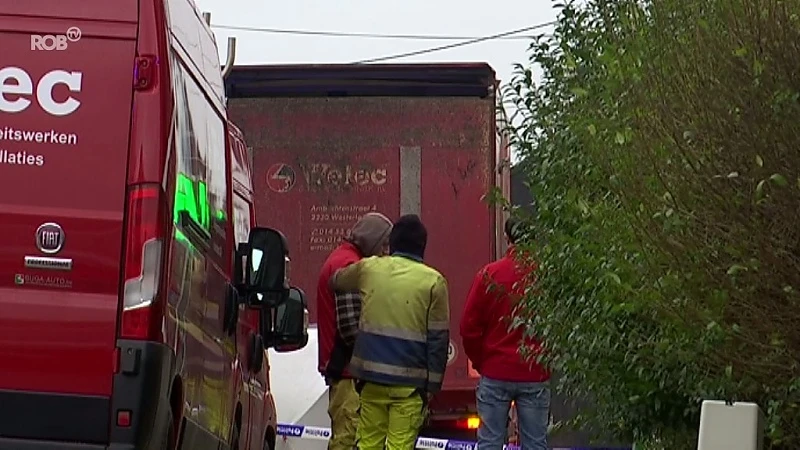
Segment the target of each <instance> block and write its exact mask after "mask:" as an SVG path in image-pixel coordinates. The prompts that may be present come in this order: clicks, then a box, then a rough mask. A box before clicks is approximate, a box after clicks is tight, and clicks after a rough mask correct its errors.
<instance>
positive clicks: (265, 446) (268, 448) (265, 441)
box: [264, 439, 272, 450]
mask: <svg viewBox="0 0 800 450" xmlns="http://www.w3.org/2000/svg"><path fill="white" fill-rule="evenodd" d="M264 450H272V448H270V446H269V440H268V439H264Z"/></svg>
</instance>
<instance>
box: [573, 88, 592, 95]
mask: <svg viewBox="0 0 800 450" xmlns="http://www.w3.org/2000/svg"><path fill="white" fill-rule="evenodd" d="M570 92H572V94H573V95H575V96H576V97H586V96H587V95H589V91H587V90H586V89H584V88H582V87H574V88H572V89H570Z"/></svg>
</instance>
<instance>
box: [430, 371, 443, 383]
mask: <svg viewBox="0 0 800 450" xmlns="http://www.w3.org/2000/svg"><path fill="white" fill-rule="evenodd" d="M428 381H429V382H431V383H441V382H442V381H444V374H443V373H435V372H428Z"/></svg>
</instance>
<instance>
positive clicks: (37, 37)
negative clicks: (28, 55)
mask: <svg viewBox="0 0 800 450" xmlns="http://www.w3.org/2000/svg"><path fill="white" fill-rule="evenodd" d="M80 39H81V29H80V28H78V27H69V28H68V29H67V32H66V33H65V34H32V35H31V50H33V51H36V50H44V51H52V50H66V49H67V47H68V46H69V43H70V42H78V41H79V40H80Z"/></svg>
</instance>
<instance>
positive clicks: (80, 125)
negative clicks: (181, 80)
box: [0, 0, 138, 437]
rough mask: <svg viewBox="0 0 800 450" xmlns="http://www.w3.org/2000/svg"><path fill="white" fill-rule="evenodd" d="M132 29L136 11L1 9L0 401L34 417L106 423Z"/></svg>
mask: <svg viewBox="0 0 800 450" xmlns="http://www.w3.org/2000/svg"><path fill="white" fill-rule="evenodd" d="M88 5H91V6H88ZM137 22H138V1H137V0H124V1H118V2H95V1H91V2H87V1H82V0H60V1H37V2H17V1H15V0H0V42H2V53H0V55H1V56H0V224H2V226H0V361H2V366H3V370H0V394H2V393H3V392H12V393H14V395H15V397H14V398H16V399H17V400H18V401H20V402H25V403H26V404H28V406H29V407H28V408H25V410H30V411H31V414H48V413H49V414H55V412H53V411H47V410H41V409H38V408H37V407H36V406H37V405H40V406H44V405H51V404H54V403H52V402H50V401H49V400H48V401H42V402H39V403H36V401H34V400H35V399H41V398H49V399H50V400H53V399H54V398H55V397H48V396H46V395H42V394H47V393H58V394H68V395H67V396H65V397H63V398H66V399H73V400H75V402H74V405H76V406H77V405H78V404H82V405H85V406H86V407H87V408H88V409H89V410H87V409H80V408H79V409H74V411H81V412H80V414H82V415H90V414H88V413H90V412H95V411H97V412H98V414H100V411H102V410H103V408H104V407H105V411H104V415H105V416H108V414H109V412H108V400H107V397H108V396H110V394H111V390H112V376H113V372H114V369H115V368H114V365H115V361H114V351H115V337H116V329H117V316H118V303H119V295H120V286H119V280H120V265H121V261H120V254H121V249H122V240H123V214H124V203H125V185H126V171H127V166H128V142H129V130H130V125H131V123H130V120H131V97H132V88H133V76H134V73H133V62H134V57H135V48H136V32H137V26H136V25H137ZM34 393H37V394H34ZM9 395H11V394H9ZM27 396H29V397H27ZM59 398H61V396H59ZM92 398H95V399H98V398H99V399H100V400H99V401H96V400H89V399H92ZM26 399H27V400H31V401H27V400H26ZM78 399H84V400H85V401H84V400H80V401H78ZM0 400H3V397H2V396H1V395H0ZM59 401H60V400H59ZM70 401H72V400H64V401H63V402H61V403H60V405H61V406H63V405H66V404H67V403H69V402H70ZM70 404H73V403H70ZM87 405H88V406H87ZM67 412H68V413H71V412H72V411H67ZM22 414H23V415H24V414H27V413H24V411H23V413H22ZM91 417H94V416H91ZM25 420H27V419H25V418H19V422H18V423H26V422H25ZM86 420H87V421H89V417H86ZM12 422H13V421H12ZM30 423H31V424H36V420H31V421H30ZM12 425H13V424H9V423H6V424H3V425H0V435H6V436H8V435H9V434H10V433H17V432H21V431H19V430H11V429H10V428H11V427H12ZM98 428H101V427H98ZM101 431H102V432H103V433H107V432H108V430H107V428H106V429H101ZM22 437H24V436H22Z"/></svg>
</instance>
